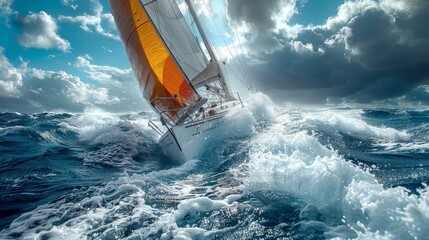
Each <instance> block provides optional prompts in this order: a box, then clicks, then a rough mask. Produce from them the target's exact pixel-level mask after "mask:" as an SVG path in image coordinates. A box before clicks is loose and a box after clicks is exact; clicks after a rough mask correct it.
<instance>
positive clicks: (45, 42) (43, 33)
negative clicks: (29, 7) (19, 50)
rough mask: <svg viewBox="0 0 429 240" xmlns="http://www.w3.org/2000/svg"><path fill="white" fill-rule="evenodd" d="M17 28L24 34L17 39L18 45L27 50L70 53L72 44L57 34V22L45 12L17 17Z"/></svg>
mask: <svg viewBox="0 0 429 240" xmlns="http://www.w3.org/2000/svg"><path fill="white" fill-rule="evenodd" d="M16 24H17V26H18V27H19V28H20V29H21V30H22V32H23V34H22V35H20V36H18V37H17V40H18V43H19V44H20V45H21V46H23V47H26V48H42V49H52V48H56V49H60V50H62V51H68V50H69V49H70V43H69V42H68V41H67V40H65V39H63V38H61V37H60V36H59V35H58V34H57V30H58V27H57V24H56V23H55V20H54V19H53V18H52V17H51V16H50V15H48V14H47V13H46V12H44V11H40V12H39V13H30V15H27V16H25V17H21V16H17V19H16Z"/></svg>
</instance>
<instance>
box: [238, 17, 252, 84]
mask: <svg viewBox="0 0 429 240" xmlns="http://www.w3.org/2000/svg"><path fill="white" fill-rule="evenodd" d="M234 29H235V34H236V35H237V39H238V44H239V46H240V51H241V56H242V57H243V62H244V68H245V71H246V73H247V77H248V81H249V83H250V89H252V90H253V85H252V82H253V79H252V77H251V76H250V71H249V66H248V65H247V61H246V58H245V56H244V51H243V45H242V44H241V40H240V35H238V31H237V26H236V25H234Z"/></svg>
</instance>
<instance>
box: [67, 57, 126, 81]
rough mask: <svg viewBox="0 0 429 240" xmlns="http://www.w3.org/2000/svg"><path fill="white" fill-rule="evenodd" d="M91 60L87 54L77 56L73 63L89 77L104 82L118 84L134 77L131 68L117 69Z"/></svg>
mask: <svg viewBox="0 0 429 240" xmlns="http://www.w3.org/2000/svg"><path fill="white" fill-rule="evenodd" d="M91 60H92V58H91V57H90V56H89V55H84V56H78V57H77V58H76V62H75V64H74V65H75V66H76V67H77V68H79V69H80V70H82V71H84V72H86V73H87V74H88V77H89V78H91V79H93V80H96V81H99V82H101V83H105V84H112V85H120V84H122V83H123V82H126V81H130V79H132V80H133V79H134V75H133V72H132V70H131V68H129V69H119V68H116V67H111V66H100V65H95V64H92V63H91ZM133 81H134V80H133Z"/></svg>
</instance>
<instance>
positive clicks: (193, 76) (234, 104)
mask: <svg viewBox="0 0 429 240" xmlns="http://www.w3.org/2000/svg"><path fill="white" fill-rule="evenodd" d="M109 2H110V7H111V11H112V15H113V17H114V19H115V23H116V26H117V29H118V31H119V34H120V37H121V39H122V42H123V44H124V46H125V49H126V53H127V55H128V59H129V61H130V64H131V66H132V69H133V72H134V74H135V76H136V78H137V80H138V82H139V85H140V89H141V91H142V93H143V97H144V98H145V99H146V100H147V102H148V103H149V104H150V106H151V107H152V108H153V110H154V111H155V112H156V113H157V114H158V115H159V116H160V121H161V123H162V124H163V125H164V126H165V128H166V129H167V130H165V132H163V131H162V130H161V129H160V128H159V127H157V126H156V125H155V124H154V123H153V122H149V125H150V126H151V127H152V128H153V129H154V130H155V131H156V132H158V133H159V134H160V135H162V136H161V138H160V140H159V143H160V145H161V146H162V148H163V149H164V151H165V152H166V154H167V155H169V156H170V157H171V158H173V159H175V160H179V161H186V160H190V159H192V158H195V157H197V156H198V154H199V153H200V150H201V147H202V145H203V144H204V142H205V141H206V140H207V139H208V138H209V137H210V136H212V135H213V134H214V132H215V131H217V130H219V128H222V127H223V126H224V125H225V115H226V114H227V113H228V112H230V111H232V109H237V108H240V107H242V106H243V102H242V101H241V99H240V96H239V95H238V93H237V95H238V100H237V99H236V98H235V97H234V96H233V95H232V93H231V90H230V87H229V84H228V82H227V80H226V78H225V75H224V72H223V71H222V69H221V65H220V62H219V60H218V59H217V56H216V54H215V52H214V49H213V47H212V46H211V44H210V42H209V39H208V36H207V35H206V33H205V30H204V29H203V26H202V24H201V22H200V20H199V18H198V14H197V12H196V10H195V9H194V6H193V4H192V3H191V0H184V2H182V4H185V5H186V7H187V9H188V11H189V14H188V15H190V16H188V17H191V20H192V22H191V23H190V21H189V19H188V21H187V20H186V19H185V17H184V15H183V13H182V12H181V10H180V8H179V6H178V4H177V2H176V0H109Z"/></svg>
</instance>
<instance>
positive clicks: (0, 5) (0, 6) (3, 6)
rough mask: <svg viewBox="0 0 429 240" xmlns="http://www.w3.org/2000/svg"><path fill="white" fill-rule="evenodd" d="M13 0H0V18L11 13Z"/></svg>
mask: <svg viewBox="0 0 429 240" xmlns="http://www.w3.org/2000/svg"><path fill="white" fill-rule="evenodd" d="M12 3H13V0H0V16H7V15H9V14H11V13H13V10H12V7H11V6H12Z"/></svg>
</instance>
